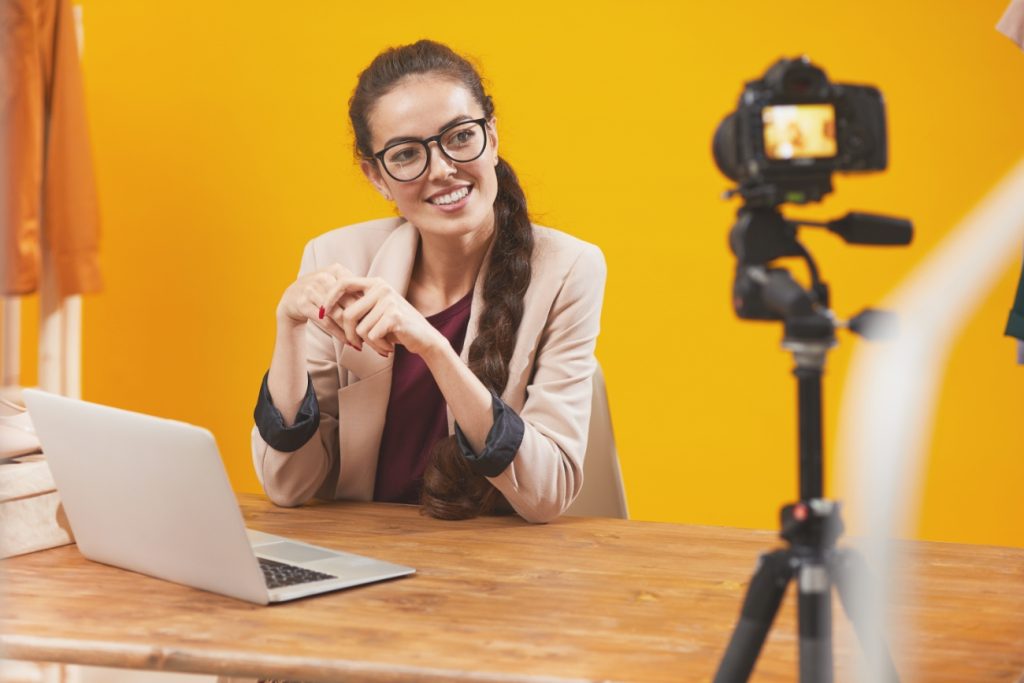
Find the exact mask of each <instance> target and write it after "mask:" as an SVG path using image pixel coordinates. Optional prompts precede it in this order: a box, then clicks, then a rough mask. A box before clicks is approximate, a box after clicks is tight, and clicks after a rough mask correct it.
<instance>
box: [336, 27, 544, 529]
mask: <svg viewBox="0 0 1024 683" xmlns="http://www.w3.org/2000/svg"><path fill="white" fill-rule="evenodd" d="M413 74H424V75H425V74H430V75H435V76H441V77H443V78H449V79H451V80H452V81H453V82H456V83H458V84H460V85H462V86H464V87H465V88H466V89H467V90H469V92H470V94H472V96H473V98H474V99H475V100H476V101H477V103H479V104H480V106H481V107H482V108H483V110H484V117H485V118H487V119H491V118H492V117H493V116H494V103H493V101H492V100H491V97H490V96H489V95H488V94H487V93H486V92H484V86H483V83H482V81H481V79H480V74H478V73H477V71H476V69H475V68H474V67H473V65H472V64H470V63H469V61H467V60H466V59H465V58H463V57H461V56H459V55H458V54H456V53H455V52H453V51H452V50H451V49H450V48H448V47H447V46H445V45H441V44H440V43H435V42H433V41H430V40H421V41H419V42H417V43H414V44H412V45H404V46H402V47H396V48H391V49H389V50H385V51H384V52H382V53H381V54H379V55H377V57H376V58H375V59H374V60H373V62H371V63H370V66H368V67H367V68H366V70H365V71H363V72H362V73H361V74H360V75H359V83H358V84H357V85H356V89H355V92H354V93H353V94H352V98H351V99H350V100H349V118H350V119H351V121H352V129H353V131H354V133H355V147H356V154H357V156H359V157H361V158H362V159H367V160H372V159H373V149H372V146H371V136H370V124H369V118H370V114H371V113H372V110H373V107H374V105H375V104H376V102H377V100H378V99H379V98H380V97H382V96H383V95H385V94H387V93H388V92H390V91H391V89H392V88H394V87H395V86H396V85H398V83H399V81H401V80H402V79H403V78H405V77H407V76H410V75H413ZM495 173H496V175H497V179H498V194H497V197H496V198H495V200H494V232H495V236H494V244H493V246H492V248H491V254H490V258H489V259H488V261H487V263H486V264H485V268H486V269H487V275H486V278H485V280H484V284H483V290H484V291H483V302H484V309H483V311H482V312H481V313H480V316H479V326H478V329H479V334H478V335H477V337H476V339H475V340H473V344H472V345H471V346H470V347H469V368H470V370H472V371H473V374H475V375H476V376H477V377H478V378H479V379H480V381H481V382H483V384H484V386H486V387H487V388H488V389H490V390H491V391H493V392H495V393H496V394H498V395H501V393H502V392H503V391H504V390H505V385H506V384H507V383H508V364H509V360H510V359H511V357H512V350H513V349H514V348H515V343H516V334H517V332H518V331H519V323H520V322H521V321H522V318H523V295H524V294H525V293H526V288H527V287H528V286H529V284H530V258H531V256H532V254H533V229H532V228H531V226H530V218H529V215H528V213H527V210H526V196H525V195H524V194H523V190H522V188H521V187H520V186H519V180H518V179H517V178H516V174H515V172H514V171H513V170H512V167H511V166H509V164H508V162H506V161H505V160H504V159H502V158H500V157H499V158H498V165H497V167H496V168H495ZM501 502H503V496H502V495H501V493H500V492H499V491H498V490H497V489H496V488H494V487H493V486H492V485H491V483H490V482H489V481H487V479H486V478H484V477H483V476H481V475H478V474H474V473H473V471H472V470H471V469H470V468H469V465H468V463H467V462H466V459H465V458H464V457H463V456H462V453H461V452H460V450H459V447H458V444H457V443H456V442H455V437H454V436H450V437H448V438H446V439H443V440H441V441H440V442H438V444H437V445H436V446H435V447H434V449H433V451H432V452H431V456H430V462H429V463H428V465H427V470H426V472H425V473H424V475H423V496H422V503H423V509H424V510H425V511H426V512H427V513H428V514H430V515H432V516H434V517H439V518H441V519H466V518H468V517H475V516H477V515H480V514H486V513H488V512H491V511H493V510H494V509H495V507H496V506H497V505H498V504H499V503H501Z"/></svg>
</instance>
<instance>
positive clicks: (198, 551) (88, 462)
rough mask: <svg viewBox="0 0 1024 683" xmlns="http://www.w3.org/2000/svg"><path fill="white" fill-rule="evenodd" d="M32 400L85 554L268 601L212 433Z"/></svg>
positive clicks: (62, 401)
mask: <svg viewBox="0 0 1024 683" xmlns="http://www.w3.org/2000/svg"><path fill="white" fill-rule="evenodd" d="M23 396H24V399H25V403H26V405H27V406H28V409H29V413H30V415H31V416H32V421H33V423H34V424H35V427H36V431H37V432H38V434H39V440H40V441H41V443H42V446H43V452H44V454H45V455H46V459H47V461H48V462H49V464H50V469H51V471H52V473H53V479H54V482H55V483H56V484H57V490H58V492H59V493H60V496H61V500H62V502H63V504H64V510H65V512H66V514H67V516H68V521H69V522H70V524H71V529H72V531H73V532H74V534H75V540H76V542H77V543H78V548H79V550H80V551H81V552H82V554H83V555H85V556H86V557H88V558H89V559H91V560H95V561H97V562H103V563H105V564H111V565H115V566H117V567H123V568H125V569H130V570H132V571H136V572H141V573H143V574H149V575H150V576H155V577H158V578H161V579H166V580H168V581H174V582H176V583H183V584H187V585H189V586H195V587H196V588H202V589H205V590H209V591H213V592H215V593H221V594H224V595H229V596H232V597H237V598H240V599H242V600H248V601H250V602H257V603H261V604H266V603H267V601H268V594H267V588H266V584H265V583H264V580H263V574H262V572H261V571H260V568H259V565H258V563H257V561H256V558H255V556H254V555H253V552H252V547H251V546H250V544H249V540H248V537H247V536H246V531H245V525H244V523H243V520H242V516H241V513H240V512H239V509H238V503H237V501H236V499H235V495H234V493H233V492H232V490H231V485H230V483H229V482H228V478H227V475H226V473H225V472H224V466H223V464H222V463H221V460H220V454H219V452H218V450H217V445H216V442H215V440H214V438H213V435H212V434H211V433H210V432H209V431H207V430H205V429H202V428H200V427H195V426H193V425H189V424H185V423H183V422H177V421H174V420H166V419H163V418H158V417H151V416H148V415H142V414H139V413H132V412H128V411H125V410H119V409H117V408H110V407H107V406H102V405H98V404H95V403H88V402H85V401H77V400H74V399H69V398H65V397H63V396H58V395H56V394H49V393H46V392H42V391H37V390H32V389H26V390H25V391H24V392H23Z"/></svg>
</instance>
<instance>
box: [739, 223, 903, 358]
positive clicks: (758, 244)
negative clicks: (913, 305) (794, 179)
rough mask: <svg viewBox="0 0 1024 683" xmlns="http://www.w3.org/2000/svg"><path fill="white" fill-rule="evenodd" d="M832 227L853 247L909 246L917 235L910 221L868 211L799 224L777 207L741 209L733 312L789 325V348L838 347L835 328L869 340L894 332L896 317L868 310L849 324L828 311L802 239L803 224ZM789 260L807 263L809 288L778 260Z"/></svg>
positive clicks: (822, 284)
mask: <svg viewBox="0 0 1024 683" xmlns="http://www.w3.org/2000/svg"><path fill="white" fill-rule="evenodd" d="M802 225H803V226H816V227H823V228H826V229H828V230H829V231H830V232H833V233H835V234H837V235H839V236H840V237H842V238H843V240H844V241H846V242H847V243H849V244H874V245H905V244H909V243H910V240H911V238H912V236H913V226H912V225H911V222H910V221H908V220H905V219H902V218H890V217H887V216H880V215H875V214H867V213H848V214H847V215H846V216H844V217H843V218H840V219H838V220H833V221H829V222H824V223H822V222H815V221H798V220H789V219H786V218H784V217H783V215H782V213H781V211H780V210H779V207H778V206H749V205H744V206H742V207H741V208H740V209H739V212H738V214H737V220H736V223H735V224H734V225H733V227H732V230H731V231H730V232H729V246H730V247H731V248H732V251H733V254H735V255H736V259H737V261H736V275H735V278H734V279H733V309H734V310H735V311H736V315H738V316H739V317H740V318H742V319H744V320H781V321H782V322H783V323H784V325H785V341H784V345H789V344H793V343H797V342H803V343H805V344H806V343H812V344H824V345H825V346H826V348H828V347H831V346H832V345H834V344H835V329H836V328H837V327H844V326H845V327H847V328H848V329H850V330H851V331H852V332H854V333H856V334H859V335H861V336H863V337H865V338H868V339H877V338H881V337H884V336H886V335H888V334H892V332H893V331H894V329H895V319H894V318H893V317H892V315H891V314H889V313H886V312H884V311H878V310H874V309H865V310H864V311H861V312H860V313H858V314H857V315H855V316H854V317H853V318H851V319H850V320H849V321H846V322H845V323H844V322H843V321H840V320H838V319H837V318H836V317H835V315H834V314H833V313H832V311H831V310H830V308H829V288H828V285H827V284H826V283H825V282H824V281H823V280H822V279H821V274H820V272H819V270H818V266H817V263H815V261H814V258H813V257H812V256H811V253H810V252H809V251H808V250H807V248H806V247H805V246H804V245H803V244H801V243H800V241H799V240H798V239H797V229H798V228H799V227H800V226H802ZM786 256H794V257H800V258H802V259H803V260H804V261H805V262H806V263H807V270H808V273H809V274H810V281H811V282H810V286H809V287H807V288H806V289H805V288H804V287H803V286H801V285H800V284H799V283H798V282H797V281H796V280H795V279H794V278H793V276H792V275H791V274H790V272H789V271H788V270H786V269H785V268H779V267H773V266H772V265H771V264H772V262H773V261H775V260H776V259H779V258H783V257H786Z"/></svg>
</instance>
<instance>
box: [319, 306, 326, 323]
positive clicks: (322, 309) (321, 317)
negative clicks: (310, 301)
mask: <svg viewBox="0 0 1024 683" xmlns="http://www.w3.org/2000/svg"><path fill="white" fill-rule="evenodd" d="M326 312H327V311H325V310H324V307H323V306H321V307H320V319H321V320H323V319H324V313H326Z"/></svg>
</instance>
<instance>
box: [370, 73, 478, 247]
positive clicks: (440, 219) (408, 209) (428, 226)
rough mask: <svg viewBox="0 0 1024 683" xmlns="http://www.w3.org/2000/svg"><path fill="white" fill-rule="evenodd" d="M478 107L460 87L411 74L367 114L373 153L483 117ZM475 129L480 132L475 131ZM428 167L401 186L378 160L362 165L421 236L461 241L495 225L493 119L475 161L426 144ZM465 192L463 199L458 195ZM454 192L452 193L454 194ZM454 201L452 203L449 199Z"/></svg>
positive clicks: (463, 88)
mask: <svg viewBox="0 0 1024 683" xmlns="http://www.w3.org/2000/svg"><path fill="white" fill-rule="evenodd" d="M483 115H484V112H483V109H482V107H481V106H480V105H479V104H478V103H477V102H476V100H474V99H473V96H472V95H471V94H470V92H469V90H467V89H466V88H465V87H464V86H462V85H461V84H459V83H456V82H455V81H452V80H450V79H447V78H442V77H439V76H433V75H423V76H419V75H417V76H410V77H406V78H405V79H403V80H402V81H400V82H399V84H398V85H397V86H395V87H394V88H393V89H392V90H391V91H390V92H388V94H386V95H384V96H383V97H381V98H380V99H379V100H377V103H376V105H375V106H374V107H373V109H372V110H371V111H370V121H369V123H370V132H371V135H372V143H373V151H374V152H375V153H376V152H379V151H380V150H382V149H384V148H385V147H387V146H388V145H390V144H392V143H393V142H395V141H397V140H399V139H406V138H414V139H420V140H422V139H425V138H429V137H431V136H434V135H437V134H438V133H440V132H441V131H442V130H443V129H445V128H447V127H448V126H450V125H451V124H453V123H455V122H456V121H460V120H472V119H479V118H482V117H483ZM477 130H479V128H478V129H477ZM429 147H430V163H429V165H428V166H427V170H426V171H424V172H423V174H422V175H421V176H420V177H418V178H416V179H415V180H412V181H409V182H399V181H397V180H395V179H394V178H392V177H391V176H389V175H388V174H387V173H386V172H385V171H384V169H383V168H382V167H381V164H380V162H379V161H378V160H374V161H372V162H370V161H363V162H362V169H363V172H364V173H365V174H366V177H367V178H369V179H370V182H372V183H373V184H374V186H375V187H376V188H377V189H378V190H379V191H380V192H381V194H383V195H384V196H385V197H390V198H391V199H393V200H394V201H395V204H397V205H398V211H399V213H401V214H402V216H403V217H404V218H405V219H406V220H408V221H409V222H410V223H412V224H413V225H415V226H416V227H417V228H418V229H419V230H420V232H421V233H424V234H429V235H436V236H446V237H464V236H469V235H471V234H473V233H477V232H479V231H484V233H486V234H489V233H490V232H491V230H492V228H493V226H494V198H495V197H496V196H497V194H498V180H497V176H496V175H495V171H494V167H495V165H496V164H497V163H498V137H497V133H496V131H495V129H494V121H493V120H491V121H490V122H489V123H488V124H487V146H486V148H485V149H484V152H483V154H482V155H480V157H479V158H477V159H475V160H473V161H468V162H454V161H452V160H451V159H449V158H448V157H446V156H444V154H442V153H441V151H440V149H438V145H437V143H436V142H431V143H429ZM464 192H468V194H466V195H465V197H462V198H459V195H460V194H462V193H464ZM452 193H456V194H454V195H453V194H452ZM453 199H454V200H455V201H453Z"/></svg>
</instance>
